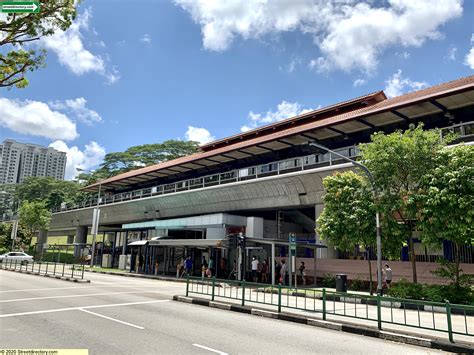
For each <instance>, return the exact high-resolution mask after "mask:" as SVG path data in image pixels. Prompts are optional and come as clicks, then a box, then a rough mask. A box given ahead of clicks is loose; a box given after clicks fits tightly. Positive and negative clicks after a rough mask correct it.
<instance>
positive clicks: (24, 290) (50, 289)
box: [0, 284, 159, 293]
mask: <svg viewBox="0 0 474 355" xmlns="http://www.w3.org/2000/svg"><path fill="white" fill-rule="evenodd" d="M107 285H109V284H107ZM138 286H139V287H158V286H159V285H153V284H144V285H137V284H121V285H115V286H95V285H87V286H86V285H84V286H79V287H52V288H51V287H48V288H29V289H19V290H6V291H0V293H11V292H30V291H54V290H72V289H77V288H79V289H83V290H88V289H90V288H114V287H117V288H134V287H135V288H138Z"/></svg>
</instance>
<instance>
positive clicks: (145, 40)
mask: <svg viewBox="0 0 474 355" xmlns="http://www.w3.org/2000/svg"><path fill="white" fill-rule="evenodd" d="M140 41H141V42H143V43H147V44H148V43H151V36H150V35H149V34H148V33H145V34H144V35H143V36H142V38H140Z"/></svg>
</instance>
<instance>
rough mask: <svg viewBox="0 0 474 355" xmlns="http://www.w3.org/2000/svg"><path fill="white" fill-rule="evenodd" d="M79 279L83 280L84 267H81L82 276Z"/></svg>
mask: <svg viewBox="0 0 474 355" xmlns="http://www.w3.org/2000/svg"><path fill="white" fill-rule="evenodd" d="M81 279H82V280H84V265H82V275H81Z"/></svg>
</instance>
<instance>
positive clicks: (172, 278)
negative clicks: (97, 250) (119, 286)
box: [84, 267, 186, 283]
mask: <svg viewBox="0 0 474 355" xmlns="http://www.w3.org/2000/svg"><path fill="white" fill-rule="evenodd" d="M112 270H113V271H112ZM84 271H85V272H92V273H96V274H106V275H115V276H125V277H135V278H139V279H148V280H150V279H152V280H161V281H172V282H184V283H186V279H185V278H177V277H175V276H166V275H156V276H155V275H146V274H136V273H133V272H129V271H126V270H118V269H106V268H101V267H94V268H93V269H90V268H85V269H84Z"/></svg>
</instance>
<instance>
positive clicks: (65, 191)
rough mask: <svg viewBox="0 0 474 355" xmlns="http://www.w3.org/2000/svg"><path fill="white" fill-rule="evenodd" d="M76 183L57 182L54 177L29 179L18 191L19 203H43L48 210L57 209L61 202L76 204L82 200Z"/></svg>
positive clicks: (78, 185) (79, 186)
mask: <svg viewBox="0 0 474 355" xmlns="http://www.w3.org/2000/svg"><path fill="white" fill-rule="evenodd" d="M80 188H81V185H80V184H79V183H78V182H76V181H65V180H56V179H53V178H52V177H47V176H46V177H28V178H26V179H25V180H24V182H23V183H22V184H20V185H18V187H17V189H16V195H17V199H18V200H19V201H30V202H31V201H43V202H44V203H45V206H46V208H49V209H51V208H53V207H57V206H59V205H60V204H61V202H66V203H74V202H78V200H80V199H81V192H80V191H79V189H80Z"/></svg>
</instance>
